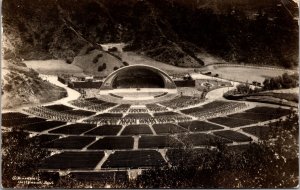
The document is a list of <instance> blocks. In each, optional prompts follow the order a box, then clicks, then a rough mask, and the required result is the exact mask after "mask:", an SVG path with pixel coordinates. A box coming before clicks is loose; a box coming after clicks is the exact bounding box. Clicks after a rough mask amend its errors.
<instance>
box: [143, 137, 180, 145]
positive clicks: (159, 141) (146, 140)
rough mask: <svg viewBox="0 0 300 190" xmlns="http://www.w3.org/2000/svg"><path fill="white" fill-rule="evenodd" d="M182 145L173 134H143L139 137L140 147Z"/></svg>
mask: <svg viewBox="0 0 300 190" xmlns="http://www.w3.org/2000/svg"><path fill="white" fill-rule="evenodd" d="M181 146H182V144H181V143H180V142H179V141H178V140H176V139H175V138H173V137H171V136H142V137H141V138H140V139H139V148H166V147H173V148H176V147H181Z"/></svg>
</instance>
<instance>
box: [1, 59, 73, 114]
mask: <svg viewBox="0 0 300 190" xmlns="http://www.w3.org/2000/svg"><path fill="white" fill-rule="evenodd" d="M1 93H2V96H1V101H2V107H3V108H4V109H6V108H14V107H17V106H22V105H25V104H34V103H45V102H50V101H54V100H57V99H60V98H62V97H65V96H66V95H67V92H66V91H65V90H64V89H63V88H61V87H57V86H55V85H53V84H51V83H49V82H48V81H44V80H42V79H41V78H40V77H39V76H38V73H37V72H35V71H34V70H32V69H29V68H27V67H26V65H25V64H24V63H22V62H20V60H18V61H13V60H8V61H5V62H3V66H2V82H1Z"/></svg>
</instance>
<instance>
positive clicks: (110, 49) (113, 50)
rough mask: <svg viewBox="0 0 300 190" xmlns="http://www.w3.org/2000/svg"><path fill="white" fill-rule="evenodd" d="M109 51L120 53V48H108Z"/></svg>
mask: <svg viewBox="0 0 300 190" xmlns="http://www.w3.org/2000/svg"><path fill="white" fill-rule="evenodd" d="M108 51H109V52H116V51H118V48H116V47H112V48H108Z"/></svg>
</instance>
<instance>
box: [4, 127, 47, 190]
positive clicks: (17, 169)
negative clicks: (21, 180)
mask: <svg viewBox="0 0 300 190" xmlns="http://www.w3.org/2000/svg"><path fill="white" fill-rule="evenodd" d="M47 156H49V152H48V151H46V150H44V149H42V148H41V147H40V143H39V142H38V141H33V140H32V139H31V138H29V135H28V133H25V132H23V131H15V130H13V131H12V132H6V133H2V184H3V186H4V187H6V188H9V187H15V186H16V185H17V181H15V180H13V177H14V176H21V177H27V176H32V175H34V174H36V172H37V166H38V163H39V162H40V161H41V160H42V159H43V158H45V157H47Z"/></svg>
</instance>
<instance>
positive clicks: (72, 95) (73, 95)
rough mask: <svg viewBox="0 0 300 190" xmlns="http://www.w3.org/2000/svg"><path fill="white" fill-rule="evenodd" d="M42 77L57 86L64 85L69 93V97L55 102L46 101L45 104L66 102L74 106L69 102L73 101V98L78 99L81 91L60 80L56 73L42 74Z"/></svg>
mask: <svg viewBox="0 0 300 190" xmlns="http://www.w3.org/2000/svg"><path fill="white" fill-rule="evenodd" d="M40 77H41V78H42V79H44V80H47V81H49V82H51V83H52V84H54V85H56V86H59V87H62V88H64V89H66V91H67V93H68V95H67V97H65V98H62V99H59V100H57V101H54V102H49V103H46V104H44V105H52V104H66V105H68V106H71V107H73V105H71V104H69V103H68V102H69V101H72V100H76V99H78V98H79V97H80V96H81V94H80V93H79V92H77V91H76V90H73V89H71V88H69V87H67V85H65V84H63V83H61V82H59V81H58V80H57V76H54V75H42V74H40Z"/></svg>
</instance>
